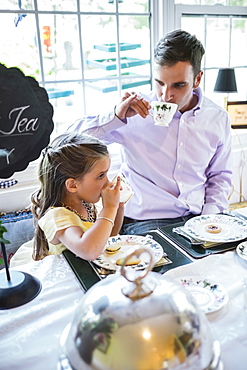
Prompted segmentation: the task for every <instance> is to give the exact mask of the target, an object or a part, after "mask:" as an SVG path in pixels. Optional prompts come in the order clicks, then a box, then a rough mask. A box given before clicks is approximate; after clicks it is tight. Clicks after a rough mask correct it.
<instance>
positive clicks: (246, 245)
mask: <svg viewBox="0 0 247 370" xmlns="http://www.w3.org/2000/svg"><path fill="white" fill-rule="evenodd" d="M236 251H237V254H238V255H239V257H240V258H242V259H243V260H245V261H247V242H243V243H240V244H238V246H237V248H236Z"/></svg>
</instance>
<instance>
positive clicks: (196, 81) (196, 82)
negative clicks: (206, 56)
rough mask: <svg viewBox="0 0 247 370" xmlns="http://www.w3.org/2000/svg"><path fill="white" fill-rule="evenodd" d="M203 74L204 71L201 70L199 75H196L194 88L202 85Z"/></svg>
mask: <svg viewBox="0 0 247 370" xmlns="http://www.w3.org/2000/svg"><path fill="white" fill-rule="evenodd" d="M202 75H203V71H200V72H199V73H198V75H197V76H196V78H195V82H194V86H193V88H194V89H196V88H197V87H198V86H199V85H200V82H201V79H202Z"/></svg>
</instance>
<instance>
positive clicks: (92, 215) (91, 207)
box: [62, 200, 96, 222]
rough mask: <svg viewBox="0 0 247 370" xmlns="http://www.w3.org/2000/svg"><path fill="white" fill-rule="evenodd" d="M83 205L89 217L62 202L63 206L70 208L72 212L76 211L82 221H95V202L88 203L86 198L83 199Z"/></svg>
mask: <svg viewBox="0 0 247 370" xmlns="http://www.w3.org/2000/svg"><path fill="white" fill-rule="evenodd" d="M82 204H83V206H84V207H85V209H86V211H87V214H88V217H87V218H85V217H83V216H82V215H81V214H80V213H79V212H77V210H76V209H73V208H71V207H69V206H66V205H65V204H64V203H62V207H64V208H66V209H68V210H69V211H71V212H74V213H75V214H76V215H77V216H78V217H80V219H81V220H82V221H89V222H95V219H96V212H95V206H94V205H93V204H90V203H87V202H85V201H84V200H83V201H82Z"/></svg>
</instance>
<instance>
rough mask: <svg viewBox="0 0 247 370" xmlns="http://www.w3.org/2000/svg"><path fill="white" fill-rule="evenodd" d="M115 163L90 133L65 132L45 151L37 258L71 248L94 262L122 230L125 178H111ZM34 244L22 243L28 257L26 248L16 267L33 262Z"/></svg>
mask: <svg viewBox="0 0 247 370" xmlns="http://www.w3.org/2000/svg"><path fill="white" fill-rule="evenodd" d="M109 167H110V157H109V153H108V151H107V147H106V145H104V144H103V143H102V142H101V141H99V140H98V139H96V138H93V137H91V136H88V135H83V134H76V133H65V134H63V135H60V136H59V137H57V138H56V139H55V140H54V141H53V143H52V144H51V146H49V147H47V148H46V149H45V150H44V151H43V158H42V159H41V162H40V165H39V170H38V177H39V181H40V184H41V186H40V189H39V190H38V191H37V192H36V193H34V195H33V196H32V211H33V214H34V217H35V226H36V230H35V237H34V240H33V241H32V246H33V253H32V257H33V259H34V260H40V259H42V258H44V257H46V256H48V255H50V254H60V253H62V251H63V250H65V249H66V248H68V249H70V250H71V251H72V252H74V253H75V254H76V255H77V256H79V257H81V258H83V259H86V260H94V259H95V258H97V257H98V255H99V254H100V253H101V252H102V250H103V248H104V246H105V244H106V242H107V239H108V238H109V237H110V236H111V235H117V234H118V232H119V230H120V228H121V225H122V220H123V211H124V205H123V203H119V198H120V178H118V179H117V182H116V184H113V183H111V182H109V180H108V178H107V172H108V170H109ZM100 198H101V199H102V209H101V211H100V212H99V215H98V216H97V212H96V208H95V205H94V204H95V203H97V202H98V201H99V200H100ZM28 243H30V242H28ZM28 243H26V245H23V246H22V247H24V246H25V249H26V251H25V250H24V249H23V252H24V255H25V254H26V256H25V258H24V259H25V261H24V260H23V257H21V255H23V253H22V251H21V249H22V247H20V248H19V250H18V251H17V252H16V254H15V255H14V256H13V258H12V259H11V266H15V265H17V264H20V263H27V262H28V258H27V244H28ZM29 247H30V245H29ZM29 249H30V248H29ZM18 254H19V256H18ZM24 255H23V256H24ZM19 257H20V258H19ZM20 259H21V260H22V261H21V262H20V263H18V260H19V261H20Z"/></svg>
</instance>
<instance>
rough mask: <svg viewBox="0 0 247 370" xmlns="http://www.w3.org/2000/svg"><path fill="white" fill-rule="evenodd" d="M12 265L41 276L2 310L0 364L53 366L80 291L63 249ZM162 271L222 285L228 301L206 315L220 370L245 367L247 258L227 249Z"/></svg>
mask: <svg viewBox="0 0 247 370" xmlns="http://www.w3.org/2000/svg"><path fill="white" fill-rule="evenodd" d="M14 269H15V270H19V271H24V272H28V273H30V274H32V275H33V276H36V277H37V278H38V279H40V281H41V283H42V291H41V293H40V294H39V295H38V296H37V297H36V298H35V299H34V300H33V301H31V302H29V303H27V304H26V305H23V306H20V307H16V308H13V309H10V310H0V338H1V339H0V354H1V357H0V369H1V370H15V369H18V370H20V369H25V370H44V369H46V370H56V369H57V360H58V357H59V338H60V335H61V333H62V331H63V329H64V328H65V326H66V325H67V324H68V323H69V322H70V320H72V318H73V316H74V312H75V309H76V307H77V305H78V303H79V302H80V300H81V298H82V297H83V294H84V292H83V290H82V288H81V286H80V285H79V283H78V281H77V280H76V278H75V275H74V273H73V272H72V270H71V269H70V267H69V265H68V264H67V261H66V260H65V258H64V257H63V256H62V255H61V256H49V257H46V258H45V259H44V260H42V261H39V262H32V263H30V264H27V265H23V266H19V268H14ZM165 274H167V276H170V277H172V278H178V277H180V276H185V275H189V274H191V275H200V276H203V277H208V278H211V279H214V280H215V281H216V282H217V283H221V284H223V285H224V286H225V288H226V289H227V291H228V294H229V298H230V299H229V302H228V303H227V305H226V306H225V307H224V308H222V309H221V310H219V311H217V312H215V313H210V314H209V315H207V318H208V320H209V322H210V326H211V328H212V331H213V334H214V335H215V338H216V339H218V340H219V341H220V343H221V352H222V360H223V363H224V370H235V369H237V370H245V369H246V363H247V313H246V312H245V311H244V297H243V285H242V279H243V277H246V276H247V262H246V261H244V260H242V259H240V257H239V256H238V255H237V253H236V252H235V251H231V252H226V253H224V254H219V255H212V256H208V257H205V258H203V259H201V260H199V261H196V262H193V263H191V264H187V265H184V266H180V267H176V268H174V269H172V270H169V271H168V272H166V273H165Z"/></svg>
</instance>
